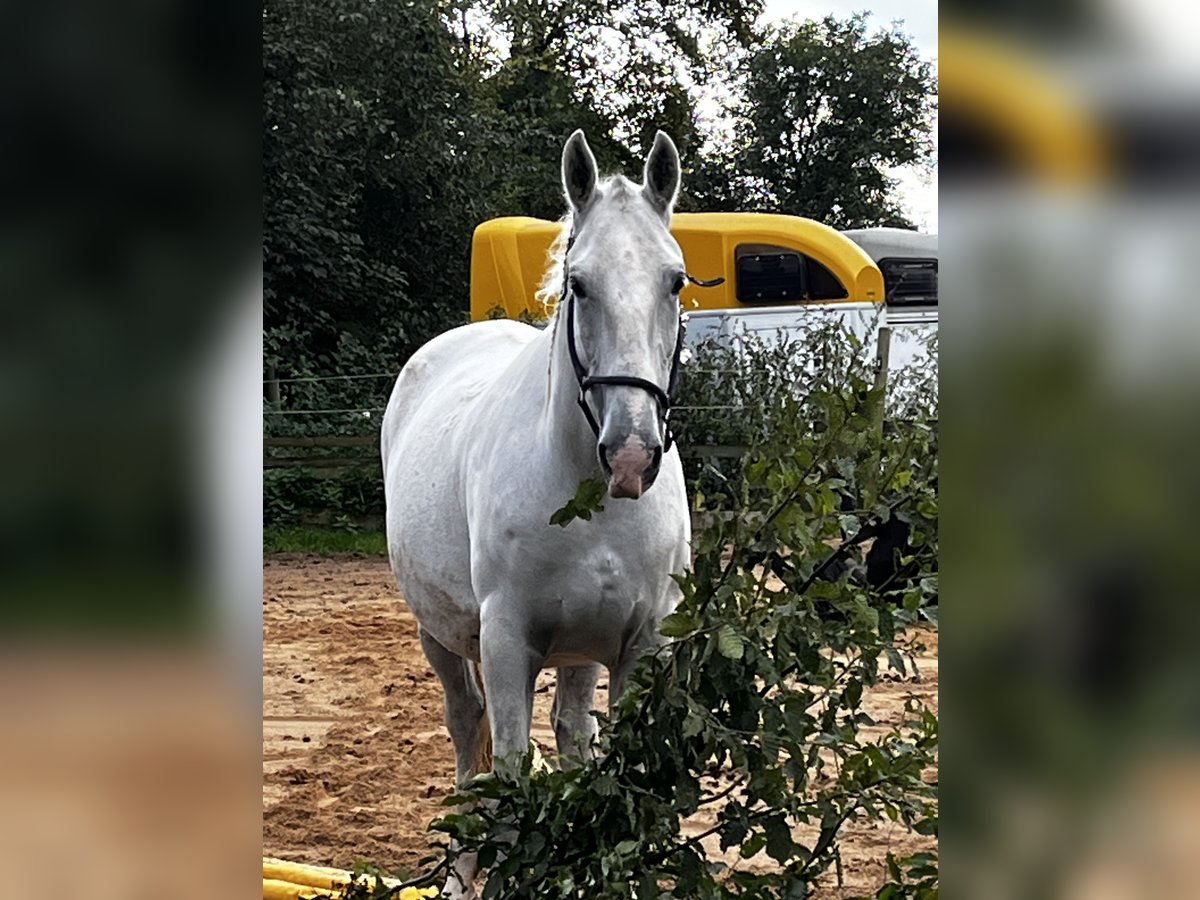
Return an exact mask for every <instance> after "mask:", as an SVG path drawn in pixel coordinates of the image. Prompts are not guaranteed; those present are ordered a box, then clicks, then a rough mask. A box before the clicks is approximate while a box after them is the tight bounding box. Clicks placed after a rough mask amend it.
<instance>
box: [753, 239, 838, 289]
mask: <svg viewBox="0 0 1200 900" xmlns="http://www.w3.org/2000/svg"><path fill="white" fill-rule="evenodd" d="M735 259H736V261H737V298H738V300H739V301H740V302H742V303H772V302H773V303H780V302H796V301H804V300H838V299H841V298H843V297H846V296H848V294H847V293H846V289H845V288H844V287H842V283H841V282H840V281H838V280H837V276H835V275H834V274H833V273H832V272H830V271H829V269H827V268H826V267H825V266H824V265H822V264H821V263H819V262H817V261H816V260H815V259H812V258H811V257H809V256H805V255H804V254H803V253H800V252H798V251H796V250H791V249H789V248H787V247H778V246H775V245H773V244H742V245H740V246H739V247H738V248H737V250H736V251H735Z"/></svg>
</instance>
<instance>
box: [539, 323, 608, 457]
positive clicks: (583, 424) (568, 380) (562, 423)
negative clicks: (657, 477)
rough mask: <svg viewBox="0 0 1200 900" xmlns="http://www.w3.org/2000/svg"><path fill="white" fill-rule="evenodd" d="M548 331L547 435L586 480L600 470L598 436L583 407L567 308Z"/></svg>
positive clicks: (557, 452)
mask: <svg viewBox="0 0 1200 900" xmlns="http://www.w3.org/2000/svg"><path fill="white" fill-rule="evenodd" d="M546 332H547V339H548V341H549V344H550V348H549V384H548V385H547V386H546V388H545V398H546V399H545V407H544V410H543V415H542V422H543V427H544V433H545V438H546V441H547V443H548V445H549V448H550V450H551V451H552V452H553V453H554V454H555V455H556V457H557V458H559V459H562V460H563V462H564V463H568V464H573V465H574V467H575V468H577V469H578V472H579V477H580V478H581V479H582V478H585V477H587V475H589V474H591V473H592V472H593V470H595V469H596V436H595V435H594V434H593V433H592V429H591V428H590V427H589V426H588V423H587V419H585V418H584V415H583V410H581V409H580V408H579V403H578V400H579V382H578V381H576V380H575V369H574V368H573V367H572V365H571V355H570V351H569V350H568V349H567V340H568V339H567V317H566V310H565V309H563V310H561V311H560V312H559V313H557V314H556V316H555V321H554V322H551V324H550V327H548V328H547V329H546Z"/></svg>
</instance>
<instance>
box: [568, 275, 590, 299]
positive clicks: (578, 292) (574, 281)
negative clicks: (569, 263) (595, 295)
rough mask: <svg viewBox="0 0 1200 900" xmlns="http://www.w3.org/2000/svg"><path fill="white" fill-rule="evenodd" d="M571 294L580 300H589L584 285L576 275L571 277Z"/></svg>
mask: <svg viewBox="0 0 1200 900" xmlns="http://www.w3.org/2000/svg"><path fill="white" fill-rule="evenodd" d="M571 293H572V294H573V295H574V296H576V297H578V298H579V299H580V300H586V299H587V291H585V290H584V289H583V285H582V284H581V283H580V281H579V279H578V278H576V277H575V276H574V275H572V276H571Z"/></svg>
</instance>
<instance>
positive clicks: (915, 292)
mask: <svg viewBox="0 0 1200 900" xmlns="http://www.w3.org/2000/svg"><path fill="white" fill-rule="evenodd" d="M879 271H880V272H882V273H883V288H884V293H885V295H886V296H887V304H888V306H937V302H938V261H937V260H936V259H881V260H880V261H879Z"/></svg>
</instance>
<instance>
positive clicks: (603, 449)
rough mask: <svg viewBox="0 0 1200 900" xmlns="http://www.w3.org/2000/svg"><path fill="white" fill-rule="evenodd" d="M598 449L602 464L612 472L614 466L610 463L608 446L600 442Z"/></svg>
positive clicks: (607, 470)
mask: <svg viewBox="0 0 1200 900" xmlns="http://www.w3.org/2000/svg"><path fill="white" fill-rule="evenodd" d="M596 449H597V450H598V451H599V453H600V465H601V466H602V467H603V468H604V471H606V472H611V471H612V466H610V465H609V464H608V448H607V447H605V446H604V445H603V444H598V445H597V446H596Z"/></svg>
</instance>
